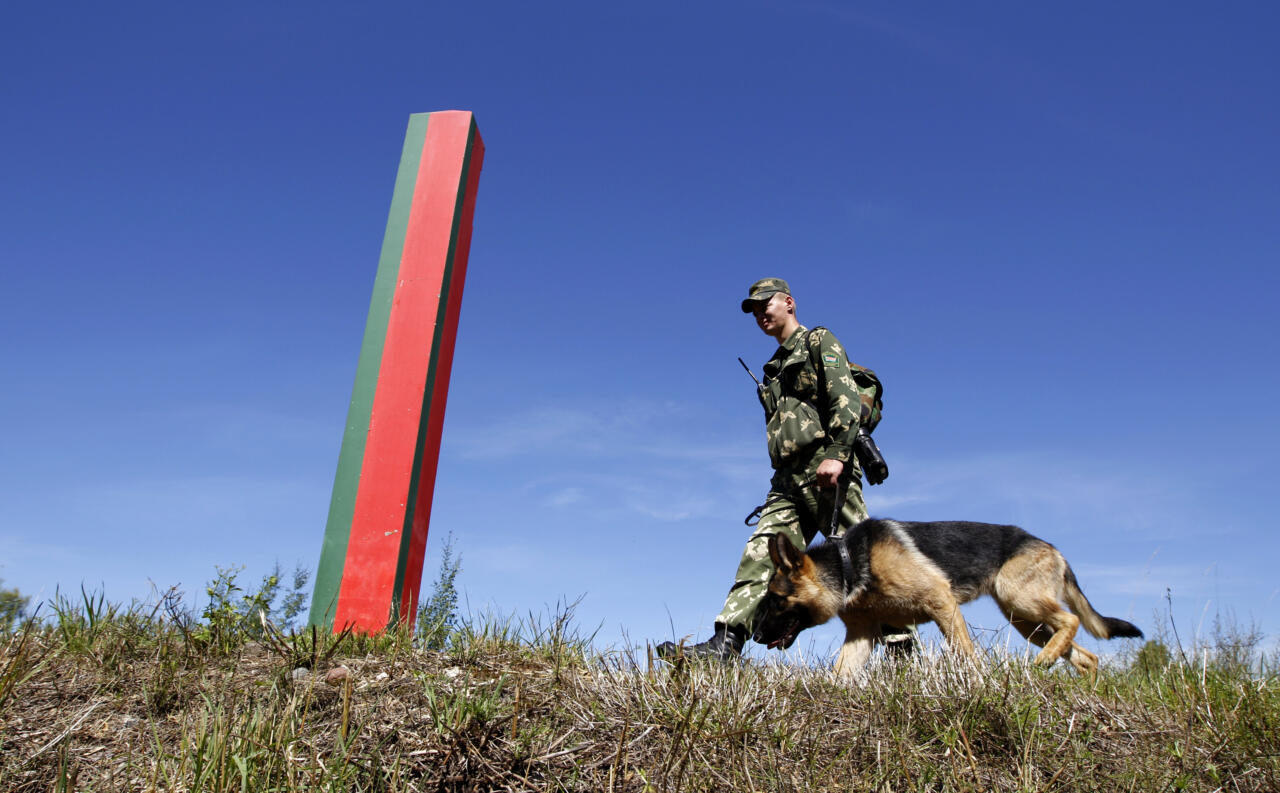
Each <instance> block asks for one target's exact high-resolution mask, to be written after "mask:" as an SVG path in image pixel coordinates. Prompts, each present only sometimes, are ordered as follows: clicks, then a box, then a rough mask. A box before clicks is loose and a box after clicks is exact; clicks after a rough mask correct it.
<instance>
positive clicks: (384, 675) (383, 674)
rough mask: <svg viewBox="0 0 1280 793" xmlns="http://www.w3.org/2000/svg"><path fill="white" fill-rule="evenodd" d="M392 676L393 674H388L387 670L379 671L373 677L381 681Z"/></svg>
mask: <svg viewBox="0 0 1280 793" xmlns="http://www.w3.org/2000/svg"><path fill="white" fill-rule="evenodd" d="M390 677H391V675H389V674H387V673H386V672H379V673H378V674H376V675H374V677H373V679H374V680H376V681H377V682H379V683H381V682H382V681H383V680H387V679H389V678H390Z"/></svg>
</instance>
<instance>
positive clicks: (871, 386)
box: [804, 325, 884, 434]
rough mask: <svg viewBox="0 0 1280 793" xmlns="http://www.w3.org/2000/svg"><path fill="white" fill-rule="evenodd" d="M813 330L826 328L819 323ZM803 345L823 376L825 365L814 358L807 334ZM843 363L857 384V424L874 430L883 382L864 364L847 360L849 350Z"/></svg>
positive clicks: (880, 407)
mask: <svg viewBox="0 0 1280 793" xmlns="http://www.w3.org/2000/svg"><path fill="white" fill-rule="evenodd" d="M815 330H827V329H826V328H824V327H823V326H821V325H818V326H817V327H814V328H812V329H810V330H809V334H812V333H813V332H814V331H815ZM804 344H805V347H806V348H807V349H808V350H809V357H810V361H811V362H812V363H813V368H814V369H816V370H817V371H818V376H819V377H823V376H824V372H825V371H826V370H825V367H823V366H822V362H821V361H818V360H817V359H816V358H814V350H813V345H811V344H809V335H808V334H806V335H805V338H804ZM844 360H845V363H847V364H849V372H850V374H852V375H853V382H854V383H855V384H856V385H857V386H858V397H859V398H860V400H861V402H862V404H861V406H860V407H859V409H858V424H859V426H862V427H865V428H866V430H867V433H868V434H870V433H872V432H874V431H875V428H876V425H878V424H879V423H880V411H882V410H883V409H884V384H883V383H881V382H880V378H879V377H876V373H875V372H873V371H871V370H870V369H868V368H867V367H865V366H859V365H858V364H856V363H854V362H853V361H850V360H849V351H848V349H846V350H845V351H844Z"/></svg>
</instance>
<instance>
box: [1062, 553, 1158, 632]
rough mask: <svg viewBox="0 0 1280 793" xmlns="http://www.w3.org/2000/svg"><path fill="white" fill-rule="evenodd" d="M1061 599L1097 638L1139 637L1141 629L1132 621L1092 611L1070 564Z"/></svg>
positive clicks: (1091, 606)
mask: <svg viewBox="0 0 1280 793" xmlns="http://www.w3.org/2000/svg"><path fill="white" fill-rule="evenodd" d="M1063 578H1064V582H1063V583H1064V584H1065V586H1064V587H1063V593H1062V594H1063V599H1064V600H1066V601H1067V606H1068V607H1069V608H1070V609H1071V610H1072V611H1073V612H1074V613H1075V615H1076V616H1077V617H1079V618H1080V624H1081V625H1083V626H1084V629H1085V630H1087V631H1088V632H1089V633H1091V634H1093V635H1094V636H1096V637H1098V638H1099V639H1115V638H1117V637H1124V638H1126V639H1141V638H1142V631H1140V630H1138V627H1137V626H1136V625H1134V624H1133V623H1132V622H1126V621H1124V620H1121V619H1116V618H1115V617H1104V616H1102V615H1101V614H1099V613H1098V612H1096V611H1094V609H1093V604H1091V603H1090V602H1089V598H1087V597H1085V596H1084V592H1082V591H1081V590H1080V582H1079V581H1077V580H1076V574H1075V573H1074V572H1073V571H1072V570H1071V565H1067V571H1066V575H1065V576H1063Z"/></svg>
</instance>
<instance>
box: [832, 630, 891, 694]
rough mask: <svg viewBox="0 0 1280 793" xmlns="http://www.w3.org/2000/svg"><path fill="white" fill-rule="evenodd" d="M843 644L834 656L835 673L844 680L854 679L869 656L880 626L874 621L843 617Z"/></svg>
mask: <svg viewBox="0 0 1280 793" xmlns="http://www.w3.org/2000/svg"><path fill="white" fill-rule="evenodd" d="M842 619H844V644H843V645H842V646H841V647H840V655H839V656H837V657H836V674H837V675H838V676H840V677H842V678H844V679H845V680H856V679H857V677H858V675H859V674H861V672H862V669H863V667H865V666H866V665H867V661H868V660H870V658H871V649H872V648H873V647H874V646H875V639H876V636H877V635H879V630H880V627H879V625H878V624H876V623H874V622H870V621H868V620H864V619H857V618H852V619H850V618H844V617H842Z"/></svg>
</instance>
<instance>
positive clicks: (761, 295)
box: [742, 278, 791, 314]
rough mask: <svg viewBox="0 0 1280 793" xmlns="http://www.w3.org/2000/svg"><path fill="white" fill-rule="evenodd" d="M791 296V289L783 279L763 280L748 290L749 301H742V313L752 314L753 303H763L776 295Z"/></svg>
mask: <svg viewBox="0 0 1280 793" xmlns="http://www.w3.org/2000/svg"><path fill="white" fill-rule="evenodd" d="M778 294H782V295H789V294H791V287H789V286H787V282H786V281H784V280H782V279H781V278H761V279H760V280H759V281H756V282H755V283H754V284H752V285H751V286H750V288H748V289H747V299H746V300H743V301H742V313H744V314H750V313H751V312H752V311H753V310H754V308H755V307H754V306H753V305H752V304H753V303H761V302H764V301H766V300H768V299H769V298H771V297H773V296H774V295H778Z"/></svg>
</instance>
